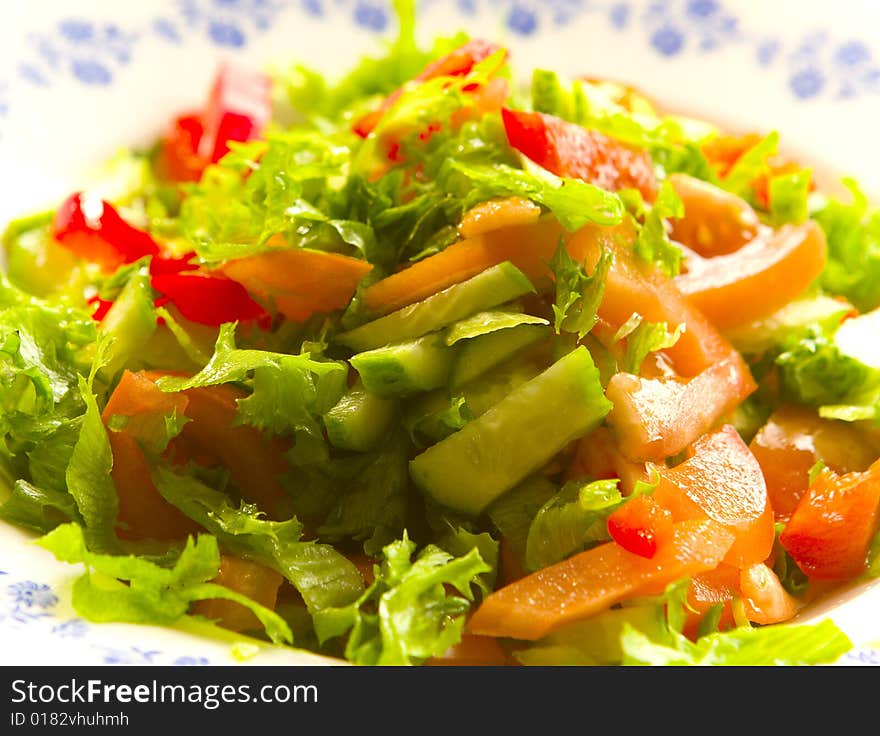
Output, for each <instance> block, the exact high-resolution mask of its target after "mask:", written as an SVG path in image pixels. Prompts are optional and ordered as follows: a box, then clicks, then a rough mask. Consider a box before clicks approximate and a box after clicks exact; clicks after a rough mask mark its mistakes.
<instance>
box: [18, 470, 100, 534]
mask: <svg viewBox="0 0 880 736" xmlns="http://www.w3.org/2000/svg"><path fill="white" fill-rule="evenodd" d="M0 519H3V520H5V521H8V522H10V523H11V524H17V525H18V526H23V527H25V528H27V529H32V530H34V531H37V532H43V533H45V532H48V531H50V530H52V529H54V528H55V527H56V526H58V525H59V524H63V523H65V522H68V521H78V522H81V521H82V520H81V517H80V515H79V511H78V510H77V507H76V501H74V500H73V496H71V495H70V494H69V493H67V492H66V491H57V490H54V489H51V488H39V487H37V486H35V485H32V484H30V483H28V482H27V481H26V480H22V479H18V480H16V481H15V483H14V485H13V486H12V493H11V495H10V496H9V498H8V499H6V501H5V502H4V503H3V505H2V506H0Z"/></svg>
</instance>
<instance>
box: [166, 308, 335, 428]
mask: <svg viewBox="0 0 880 736" xmlns="http://www.w3.org/2000/svg"><path fill="white" fill-rule="evenodd" d="M347 375H348V371H347V368H346V366H345V364H343V363H341V362H337V361H318V360H313V359H312V358H311V356H310V355H309V354H308V353H303V354H300V355H288V354H286V353H272V352H268V351H265V350H244V349H238V348H236V346H235V325H234V324H232V323H227V324H224V325H223V326H222V327H221V328H220V332H219V335H218V337H217V342H216V344H215V347H214V355H213V356H212V357H211V359H210V360H209V361H208V363H207V365H205V367H204V368H203V369H202V370H201V371H199V372H198V373H196V374H195V375H194V376H192V377H189V378H185V377H175V376H165V377H163V378H161V379H159V381H158V382H157V384H158V386H159V388H161V389H162V390H163V391H169V392H174V391H183V390H186V389H189V388H195V387H197V386H216V385H219V384H222V383H229V382H242V383H244V384H245V385H247V386H248V387H249V388H250V389H251V393H250V395H249V396H247V397H246V398H244V399H241V400H239V402H238V418H239V419H240V421H242V422H243V423H245V424H250V425H252V426H254V427H257V428H259V429H263V430H266V431H267V432H269V433H270V434H288V433H289V434H295V435H296V436H297V438H298V440H300V441H302V442H304V443H308V442H309V441H320V440H322V426H323V425H322V424H321V421H320V417H321V415H322V414H325V413H326V412H327V411H329V410H330V408H331V407H333V406H334V405H335V404H336V403H337V402H338V401H339V399H341V398H342V394H343V393H344V392H345V387H346V386H345V382H346V378H347Z"/></svg>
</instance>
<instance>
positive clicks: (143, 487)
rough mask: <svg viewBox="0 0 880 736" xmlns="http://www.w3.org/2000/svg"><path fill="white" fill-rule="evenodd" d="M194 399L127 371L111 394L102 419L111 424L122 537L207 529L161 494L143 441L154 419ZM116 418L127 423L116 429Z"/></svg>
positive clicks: (172, 534)
mask: <svg viewBox="0 0 880 736" xmlns="http://www.w3.org/2000/svg"><path fill="white" fill-rule="evenodd" d="M187 404H188V400H187V398H186V397H185V396H183V395H181V394H168V393H164V392H163V391H160V390H159V388H158V387H157V386H156V384H155V383H154V382H153V381H151V380H150V379H149V378H147V377H146V376H145V375H144V374H143V373H132V372H131V371H125V372H124V373H123V374H122V377H121V378H120V379H119V383H118V384H117V385H116V388H115V389H114V390H113V393H112V394H110V398H109V399H108V401H107V405H106V406H105V407H104V411H103V413H102V415H101V418H102V419H103V421H104V424H105V425H107V427H108V432H107V438H108V439H109V441H110V449H111V450H112V452H113V468H112V470H111V471H110V476H111V477H112V478H113V483H114V484H115V485H116V490H117V492H118V494H119V512H118V514H117V520H118V521H119V525H120V528H119V536H120V537H122V538H123V539H183V538H185V537H186V536H187V535H188V534H194V533H196V532H197V531H199V530H200V529H201V527H200V526H199V525H198V524H196V523H195V522H194V521H193V520H192V519H190V518H189V517H188V516H186V515H185V514H183V513H182V512H181V511H179V510H178V509H177V507H176V506H173V505H172V504H170V503H168V501H166V500H165V499H164V498H162V496H161V495H160V494H159V491H158V490H157V489H156V487H155V486H154V485H153V481H152V479H151V478H150V468H149V464H148V463H147V459H146V457H145V456H144V453H143V450H142V449H141V445H140V442H142V441H144V440H147V441H148V440H149V439H150V438H149V437H148V436H147V435H148V433H149V428H150V424H151V423H152V425H153V427H156V426H157V425H156V422H164V418H165V417H166V416H169V415H171V414H172V413H173V412H177V414H178V415H179V416H183V415H184V414H185V412H186V407H187ZM113 417H122V418H124V420H125V425H124V426H123V427H122V428H121V429H119V430H114V429H113V428H112V427H113V425H114V423H116V422H118V421H119V420H113Z"/></svg>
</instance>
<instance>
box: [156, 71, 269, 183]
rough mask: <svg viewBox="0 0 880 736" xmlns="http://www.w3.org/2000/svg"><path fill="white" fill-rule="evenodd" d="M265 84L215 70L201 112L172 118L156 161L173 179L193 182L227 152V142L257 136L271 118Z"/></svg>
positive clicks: (252, 76)
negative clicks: (209, 92) (215, 73)
mask: <svg viewBox="0 0 880 736" xmlns="http://www.w3.org/2000/svg"><path fill="white" fill-rule="evenodd" d="M270 90H271V80H270V79H269V77H267V76H266V75H265V74H262V73H261V72H257V71H254V70H252V69H246V68H243V67H238V66H234V65H232V64H229V63H226V64H224V65H223V66H221V67H220V69H219V71H218V72H217V76H216V77H215V78H214V84H213V86H212V87H211V94H210V96H209V98H208V101H207V103H206V105H205V107H204V109H203V110H201V111H199V112H197V113H190V114H187V115H183V116H181V117H178V118H176V119H175V120H174V121H173V123H172V125H171V129H170V130H169V132H168V134H167V135H166V136H165V139H164V141H163V146H162V161H163V166H164V172H165V175H166V176H167V177H168V178H170V179H172V180H174V181H197V180H198V179H199V178H200V177H201V175H202V172H203V171H204V170H205V167H206V166H207V165H208V164H210V163H216V162H217V161H219V160H220V159H221V158H223V156H224V155H225V154H226V153H227V152H228V151H229V142H230V141H239V142H242V143H243V142H245V141H249V140H253V139H255V138H259V137H260V136H262V135H263V133H264V131H265V129H266V126H267V125H268V123H269V119H270V117H271V115H272V104H271V100H270Z"/></svg>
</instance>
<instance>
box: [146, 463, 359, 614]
mask: <svg viewBox="0 0 880 736" xmlns="http://www.w3.org/2000/svg"><path fill="white" fill-rule="evenodd" d="M154 481H155V483H156V488H157V489H158V490H159V493H161V494H162V497H163V498H165V500H166V501H168V502H169V503H172V504H174V505H175V506H176V507H177V508H179V509H180V510H181V511H182V512H183V513H184V514H186V515H187V516H189V517H190V518H191V519H194V520H195V521H197V522H198V523H199V524H201V525H202V526H203V527H205V529H207V530H208V531H209V532H211V533H212V534H213V535H215V536H216V537H217V539H218V540H219V541H220V542H221V543H222V544H223V545H224V546H225V547H228V548H229V549H231V550H233V551H235V552H237V553H238V554H241V555H242V556H246V557H251V558H253V559H255V560H257V561H258V562H261V563H262V564H264V565H266V566H267V567H271V568H272V569H274V570H277V571H278V572H279V573H281V574H282V575H283V576H284V577H285V578H287V579H288V580H289V581H290V582H291V583H292V584H293V585H294V587H295V588H296V589H297V590H298V591H299V593H300V595H302V597H303V600H304V601H305V602H306V605H307V606H308V608H309V610H310V611H312V612H315V611H318V610H321V609H323V608H327V607H328V606H340V605H345V604H347V603H350V602H351V601H352V600H353V599H355V598H356V597H357V596H359V595H360V593H361V591H362V590H363V580H362V579H361V576H360V573H359V572H358V571H357V568H356V567H355V566H354V565H353V564H352V563H351V562H349V561H348V560H347V559H346V558H345V557H344V556H343V555H342V554H340V553H339V552H337V551H336V550H335V549H334V548H333V547H331V546H329V545H326V544H318V543H315V542H304V541H302V540H301V537H302V533H303V526H302V524H301V523H300V522H299V521H298V520H297V519H296V518H293V519H289V520H287V521H269V520H267V519H264V518H262V515H261V513H260V512H259V510H258V509H257V507H256V506H254V505H252V504H242V506H241V507H240V508H235V507H234V506H232V505H231V503H230V499H229V497H228V496H227V495H226V494H224V493H221V492H220V491H215V490H214V489H212V488H209V487H208V486H207V485H205V484H204V483H202V482H201V481H199V480H198V479H197V478H194V477H192V476H183V475H177V474H176V473H173V472H172V471H170V470H168V469H167V468H158V469H157V470H156V472H155V474H154Z"/></svg>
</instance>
